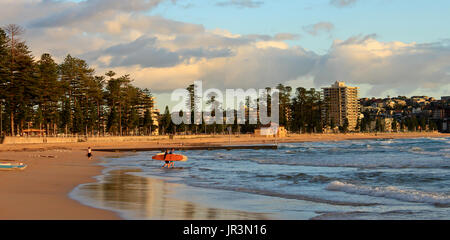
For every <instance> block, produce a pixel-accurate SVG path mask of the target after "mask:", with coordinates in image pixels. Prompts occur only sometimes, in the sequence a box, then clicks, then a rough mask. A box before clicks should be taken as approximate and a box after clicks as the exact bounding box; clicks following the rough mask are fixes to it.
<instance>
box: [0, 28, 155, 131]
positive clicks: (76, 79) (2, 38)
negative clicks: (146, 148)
mask: <svg viewBox="0 0 450 240" xmlns="http://www.w3.org/2000/svg"><path fill="white" fill-rule="evenodd" d="M23 32H24V30H23V28H21V27H20V26H18V25H13V24H11V25H7V26H5V27H3V28H0V86H1V88H0V101H1V102H0V114H1V116H0V125H1V126H0V129H1V133H2V135H9V136H11V135H24V132H26V131H27V130H29V129H39V130H40V132H41V133H45V134H46V135H57V134H62V133H64V134H86V135H120V136H121V135H148V134H151V132H152V131H153V130H154V129H155V128H156V119H153V118H152V112H151V108H152V107H153V100H152V94H151V91H150V90H148V89H140V88H138V87H135V86H133V85H132V81H133V80H132V79H131V77H130V75H123V76H116V73H114V72H112V71H109V72H107V73H106V74H104V75H100V76H99V75H96V74H95V70H94V69H93V68H91V67H90V66H89V65H88V64H87V63H86V61H85V60H82V59H79V58H76V57H73V56H71V55H70V54H69V55H67V56H66V57H65V59H64V61H63V62H62V63H60V64H58V63H56V62H55V60H54V59H53V57H52V56H51V55H50V54H48V53H45V54H42V56H41V57H40V58H39V59H37V60H35V58H34V56H33V55H32V53H31V51H30V50H29V48H28V46H27V45H26V43H25V41H23V40H22V39H21V38H20V37H21V35H22V34H23Z"/></svg>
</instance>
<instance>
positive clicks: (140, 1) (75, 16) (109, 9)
mask: <svg viewBox="0 0 450 240" xmlns="http://www.w3.org/2000/svg"><path fill="white" fill-rule="evenodd" d="M163 1H164V0H127V1H123V0H88V1H82V2H77V3H67V2H57V1H53V0H47V1H42V5H49V4H52V5H55V6H59V10H57V11H52V12H48V16H45V17H41V18H38V19H36V20H34V21H32V22H31V23H30V25H29V26H30V27H57V26H64V25H74V24H77V23H79V22H86V21H92V20H95V19H102V18H105V17H108V16H111V15H115V14H117V13H123V12H125V13H126V12H145V11H148V10H150V9H152V8H154V7H156V6H158V5H159V4H160V3H161V2H163ZM91 23H92V22H91Z"/></svg>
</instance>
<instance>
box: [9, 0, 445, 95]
mask: <svg viewBox="0 0 450 240" xmlns="http://www.w3.org/2000/svg"><path fill="white" fill-rule="evenodd" d="M162 2H168V3H169V4H171V3H173V1H143V0H142V1H138V0H134V1H131V2H128V3H126V2H116V0H113V1H112V2H111V6H103V5H98V6H99V8H98V9H99V12H98V14H94V13H93V12H83V11H82V10H83V9H85V8H86V6H87V5H86V4H93V5H89V6H94V5H95V4H105V0H88V1H84V2H80V3H75V2H66V1H53V0H41V1H37V0H16V1H6V3H5V1H1V2H0V22H3V23H17V24H20V25H22V26H28V27H27V31H26V33H25V35H24V36H23V39H25V40H27V43H28V45H29V46H30V49H31V50H32V51H33V54H34V55H35V56H39V55H40V54H42V53H44V52H49V53H51V54H52V55H53V56H54V57H55V58H56V60H57V61H58V62H61V61H62V60H63V59H64V57H65V56H66V55H67V54H69V53H70V54H71V55H73V56H76V57H80V58H83V59H86V60H87V61H88V63H89V64H90V65H91V66H92V67H94V68H95V69H96V70H97V74H99V75H100V74H103V73H104V72H106V71H108V70H113V71H115V72H117V74H119V75H120V74H130V75H131V76H132V77H133V78H134V79H135V84H136V85H137V86H139V87H143V88H144V87H148V88H150V89H152V91H154V92H167V91H171V90H173V89H175V88H185V87H186V86H187V85H189V84H191V83H192V82H193V81H195V80H203V81H204V83H205V87H216V88H261V87H266V86H273V85H276V84H278V83H287V84H289V83H295V82H305V81H306V80H307V81H308V82H313V83H314V85H315V87H317V88H320V87H323V86H327V85H330V84H331V83H333V82H334V81H336V80H340V81H346V82H348V83H349V84H351V85H356V86H369V87H370V90H369V94H370V95H372V96H380V95H381V94H383V93H385V92H386V91H395V92H397V93H399V94H402V95H409V93H415V92H416V91H418V90H420V91H422V90H423V91H425V92H431V93H437V92H439V93H443V94H447V95H448V94H450V86H449V83H450V41H449V40H445V41H441V42H435V43H428V44H418V43H404V42H398V41H393V42H385V41H379V40H377V38H376V35H374V34H373V35H358V36H353V37H349V38H346V39H343V40H335V41H334V42H333V44H332V45H331V46H330V48H329V50H328V51H327V52H326V53H325V54H318V53H315V52H312V51H308V50H306V49H304V48H302V47H301V46H292V45H289V44H287V41H290V40H295V39H299V38H300V37H301V36H299V35H298V34H293V33H285V32H281V33H276V34H271V35H270V34H236V33H233V32H230V31H228V30H227V29H205V27H204V26H203V25H202V24H193V23H188V22H181V21H175V20H171V19H167V18H164V17H162V16H153V15H151V14H149V13H148V12H147V11H148V10H152V9H154V8H155V7H157V4H161V3H162ZM81 3H83V4H81ZM95 6H97V5H95ZM143 9H147V10H146V11H143ZM57 12H59V14H56V13H57ZM61 13H67V18H65V17H64V16H63V14H61ZM74 16H84V18H82V19H78V18H77V17H74ZM55 19H59V20H60V21H58V22H54V23H52V21H54V20H55ZM33 24H34V25H33ZM30 26H34V27H30ZM333 29H334V25H333V24H332V23H330V22H319V23H316V24H312V25H309V26H305V27H304V30H305V32H306V33H308V34H311V35H319V34H323V33H330V32H332V31H333ZM305 79H306V80H305ZM293 87H296V86H293Z"/></svg>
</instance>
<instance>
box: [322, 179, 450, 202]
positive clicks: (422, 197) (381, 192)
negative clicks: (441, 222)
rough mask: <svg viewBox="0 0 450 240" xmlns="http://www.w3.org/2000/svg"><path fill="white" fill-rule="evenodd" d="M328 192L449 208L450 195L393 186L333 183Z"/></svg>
mask: <svg viewBox="0 0 450 240" xmlns="http://www.w3.org/2000/svg"><path fill="white" fill-rule="evenodd" d="M326 189H327V190H329V191H341V192H346V193H352V194H359V195H368V196H372V197H384V198H391V199H396V200H400V201H406V202H419V203H429V204H434V205H436V206H439V207H450V195H448V194H442V193H428V192H422V191H417V190H402V189H399V188H396V187H393V186H388V187H371V186H362V185H355V184H351V183H344V182H339V181H334V182H331V183H330V184H328V186H327V187H326Z"/></svg>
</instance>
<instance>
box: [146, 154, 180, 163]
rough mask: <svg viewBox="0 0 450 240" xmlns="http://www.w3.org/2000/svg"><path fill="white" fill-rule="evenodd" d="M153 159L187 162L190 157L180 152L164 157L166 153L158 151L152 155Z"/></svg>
mask: <svg viewBox="0 0 450 240" xmlns="http://www.w3.org/2000/svg"><path fill="white" fill-rule="evenodd" d="M152 159H153V160H158V161H173V162H186V161H187V160H188V157H186V156H184V155H180V154H167V155H166V158H165V159H164V153H158V154H156V155H155V156H153V157H152Z"/></svg>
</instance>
